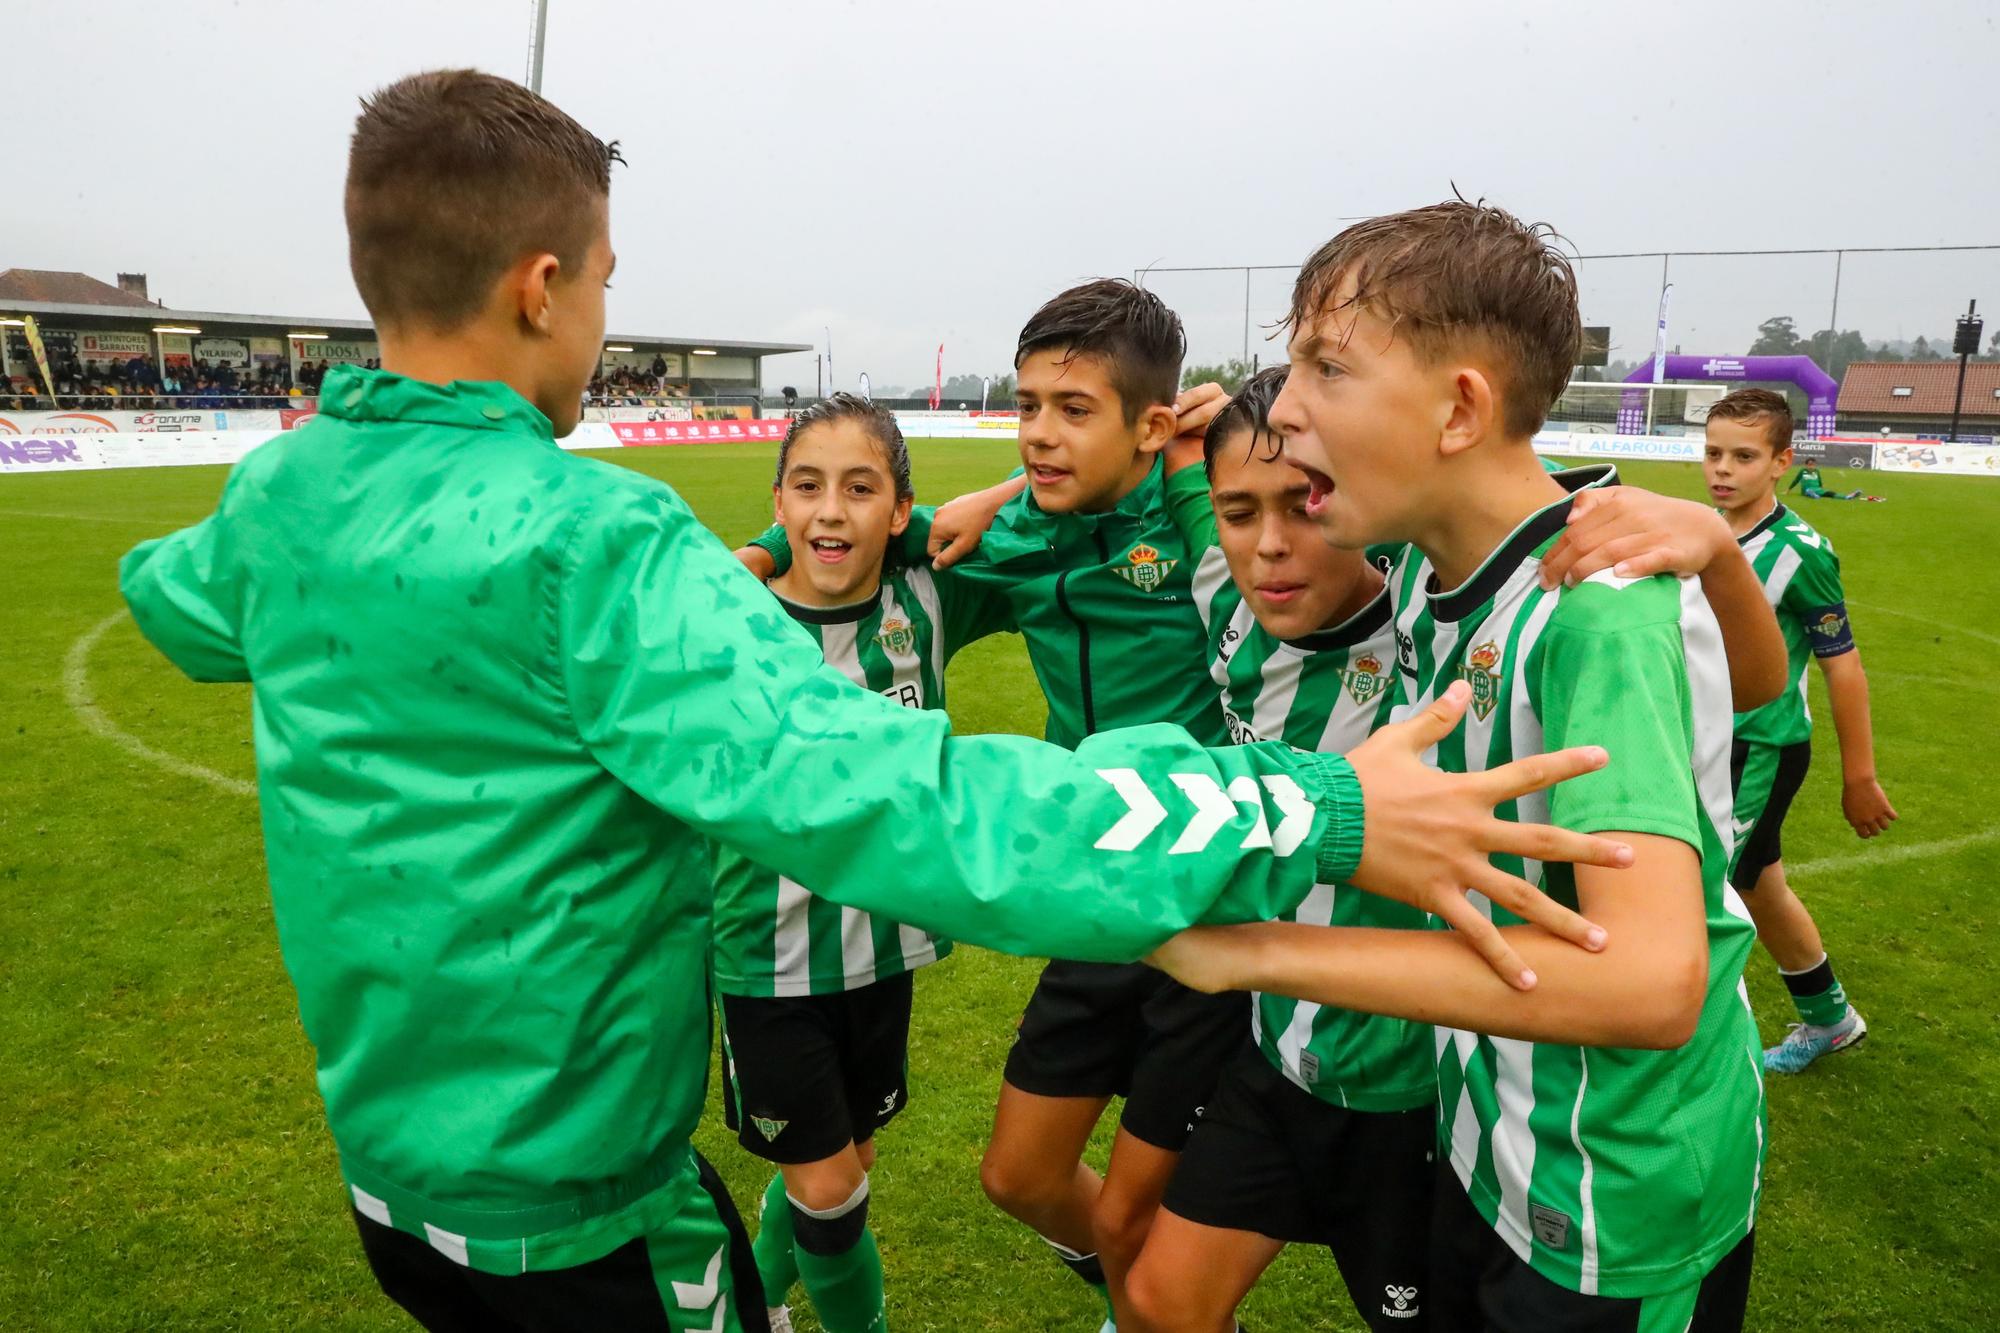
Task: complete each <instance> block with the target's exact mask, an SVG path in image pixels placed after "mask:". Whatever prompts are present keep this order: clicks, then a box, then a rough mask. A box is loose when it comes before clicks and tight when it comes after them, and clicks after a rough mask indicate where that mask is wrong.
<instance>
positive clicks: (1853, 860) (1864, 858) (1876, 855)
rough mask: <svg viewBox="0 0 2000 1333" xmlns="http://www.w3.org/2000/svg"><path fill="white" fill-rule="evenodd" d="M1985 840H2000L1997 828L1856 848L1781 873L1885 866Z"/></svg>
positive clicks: (1978, 843)
mask: <svg viewBox="0 0 2000 1333" xmlns="http://www.w3.org/2000/svg"><path fill="white" fill-rule="evenodd" d="M1989 842H2000V828H1989V829H1981V830H1980V831H1979V832H1977V833H1961V834H1960V835H1959V836H1958V837H1956V838H1939V839H1937V840H1936V841H1933V842H1912V843H1905V844H1903V845H1900V846H1891V847H1857V848H1855V849H1854V850H1853V851H1851V852H1841V853H1839V854H1838V855H1836V856H1822V857H1818V858H1816V859H1814V860H1811V861H1801V862H1799V863H1798V864H1797V865H1790V864H1787V865H1786V866H1785V874H1786V875H1787V876H1791V875H1818V874H1823V873H1824V872H1826V871H1829V870H1841V869H1844V868H1846V867H1847V866H1858V865H1871V866H1874V865H1889V864H1892V863H1894V862H1898V861H1916V860H1920V859H1922V858H1923V857H1927V856H1943V855H1945V854H1946V853H1948V852H1958V851H1963V850H1965V849H1966V848H1967V847H1978V846H1982V845H1983V844H1985V843H1989Z"/></svg>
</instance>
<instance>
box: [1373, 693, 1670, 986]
mask: <svg viewBox="0 0 2000 1333" xmlns="http://www.w3.org/2000/svg"><path fill="white" fill-rule="evenodd" d="M1471 697H1472V688H1471V686H1469V685H1467V684H1465V683H1464V682H1463V681H1459V682H1457V683H1455V684H1453V685H1452V687H1451V688H1450V689H1449V690H1447V691H1446V692H1445V693H1444V695H1443V696H1442V697H1441V698H1439V699H1438V700H1436V701H1435V702H1433V703H1432V704H1431V705H1430V707H1428V708H1426V709H1424V710H1423V711H1422V712H1420V713H1418V714H1417V715H1416V716H1414V717H1412V718H1410V719H1408V720H1407V721H1403V722H1396V723H1392V724H1390V725H1389V726H1386V727H1383V728H1381V729H1380V730H1378V731H1377V732H1376V733H1375V734H1374V735H1372V736H1370V737H1369V738H1368V739H1367V740H1365V741H1363V742H1362V743H1361V744H1360V745H1358V746H1356V747H1355V748H1354V749H1353V750H1352V751H1351V752H1350V753H1349V754H1348V756H1347V759H1348V762H1349V763H1351V764H1353V765H1354V773H1355V776H1356V777H1358V778H1359V779H1360V780H1361V792H1362V799H1363V802H1364V806H1365V815H1364V819H1365V824H1364V827H1363V833H1362V844H1361V864H1360V865H1359V866H1357V867H1356V868H1355V871H1354V884H1355V886H1356V887H1357V888H1361V889H1366V890H1367V891H1368V892H1370V893H1377V894H1380V895H1382V896H1383V897H1385V898H1394V899H1395V900H1396V901H1398V902H1403V903H1408V904H1410V905H1411V906H1412V907H1419V908H1422V909H1423V910H1424V911H1426V912H1429V913H1431V914H1432V915H1434V916H1437V917H1441V918H1443V920H1444V921H1445V922H1446V923H1447V924H1449V925H1450V926H1451V927H1452V928H1453V929H1454V930H1456V931H1458V932H1459V933H1460V934H1461V935H1463V936H1464V937H1465V939H1466V941H1467V942H1468V943H1470V944H1471V945H1472V946H1473V948H1475V949H1477V950H1478V951H1479V953H1480V955H1481V956H1482V957H1484V958H1485V959H1486V961H1487V964H1488V965H1489V966H1491V967H1492V969H1493V970H1494V971H1495V972H1496V973H1498V974H1499V975H1500V977H1501V979H1502V980H1504V981H1506V982H1507V983H1508V984H1510V985H1512V986H1516V987H1518V988H1520V989H1522V990H1527V989H1529V988H1531V987H1532V986H1533V985H1534V974H1533V973H1532V972H1531V971H1529V969H1528V968H1527V966H1526V965H1525V964H1524V963H1523V962H1522V961H1521V957H1520V955H1519V954H1517V953H1515V952H1514V950H1513V948H1512V947H1511V946H1509V945H1508V943H1507V940H1506V938H1505V937H1504V936H1503V935H1501V933H1500V932H1499V930H1498V929H1497V928H1496V927H1495V926H1494V924H1493V922H1492V921H1491V920H1490V919H1489V918H1488V917H1487V916H1486V914H1485V913H1483V912H1481V911H1480V910H1479V909H1478V908H1477V907H1476V906H1474V905H1473V904H1472V902H1471V901H1470V900H1469V899H1468V898H1467V897H1466V895H1467V894H1468V893H1471V892H1475V891H1476V892H1478V893H1482V894H1484V895H1485V896H1486V897H1487V898H1488V899H1489V900H1491V901H1492V902H1494V903H1496V904H1498V905H1499V906H1501V907H1504V908H1506V909H1507V910H1508V911H1509V912H1512V913H1513V914H1514V915H1515V916H1518V917H1520V918H1521V919H1522V920H1524V921H1527V922H1529V923H1531V924H1533V925H1537V926H1540V927H1541V928H1542V929H1544V930H1546V931H1548V932H1550V933H1551V934H1553V935H1557V936H1559V937H1561V938H1563V939H1565V940H1568V941H1569V942H1570V943H1572V944H1577V945H1581V946H1583V947H1584V948H1587V949H1593V950H1595V949H1601V948H1603V947H1604V940H1605V934H1604V931H1603V930H1602V929H1601V928H1600V927H1598V926H1596V925H1593V924H1592V923H1591V922H1589V921H1586V920H1585V919H1584V918H1582V917H1580V916H1578V915H1577V914H1576V913H1575V912H1572V911H1571V910H1570V909H1569V908H1567V907H1564V906H1563V905H1562V904H1560V903H1558V902H1556V901H1555V900H1554V899H1552V898H1550V897H1548V896H1547V895H1546V894H1544V893H1543V892H1542V891H1541V890H1540V889H1538V888H1536V887H1534V886H1533V885H1532V884H1530V883H1528V882H1527V881H1526V880H1524V879H1521V878H1520V877H1518V876H1515V875H1510V874H1508V873H1506V872H1505V871H1503V870H1500V869H1498V868H1496V867H1495V866H1494V865H1493V864H1492V863H1491V862H1490V861H1488V860H1487V857H1489V856H1490V855H1492V854H1494V853H1505V854H1509V855H1513V856H1520V857H1524V858H1527V859H1529V860H1534V861H1545V862H1546V861H1573V862H1576V863H1579V864H1583V865H1598V866H1612V867H1619V868H1622V867H1624V866H1627V865H1630V864H1631V863H1632V849H1631V848H1629V847H1627V846H1625V845H1624V844H1623V843H1617V842H1611V841H1608V840H1606V839H1604V838H1594V837H1590V836H1588V835H1587V834H1582V833H1572V832H1569V831H1568V830H1566V829H1559V828H1551V827H1549V826H1548V825H1545V824H1515V823H1511V822H1509V821H1507V820H1504V819H1499V818H1496V817H1495V816H1494V814H1493V808H1494V807H1495V806H1496V805H1499V804H1501V803H1502V802H1505V801H1510V800H1514V799H1516V798H1518V797H1521V796H1525V795H1527V794H1528V793H1529V792H1532V791H1540V790H1541V789H1542V788H1544V787H1550V786H1553V785H1555V784H1556V783H1558V782H1561V781H1563V780H1564V779H1566V778H1573V777H1577V776H1579V775H1581V774H1584V773H1589V772H1592V771H1594V770H1596V769H1600V768H1602V767H1604V765H1605V763H1606V761H1607V760H1608V759H1609V756H1608V755H1607V754H1606V753H1605V752H1604V751H1603V750H1601V749H1599V748H1597V747H1595V746H1583V747H1579V748H1576V749H1571V750H1559V751H1557V752H1556V753H1554V754H1539V755H1530V756H1528V757H1527V758H1525V759H1516V760H1515V761H1514V762H1513V763H1511V764H1505V765H1502V766H1501V767H1499V768H1494V769H1488V770H1487V771H1485V772H1483V773H1443V772H1440V771H1438V770H1437V769H1435V768H1432V767H1430V766H1429V765H1428V764H1426V763H1425V762H1424V760H1423V756H1424V752H1425V751H1427V750H1429V749H1430V748H1431V747H1432V746H1433V745H1436V744H1437V743H1438V742H1439V741H1441V740H1443V739H1444V738H1445V737H1446V736H1447V735H1449V734H1450V733H1451V730H1452V728H1453V727H1456V726H1457V725H1458V723H1459V719H1461V718H1462V717H1464V716H1465V705H1466V701H1467V700H1469V699H1470V698H1471Z"/></svg>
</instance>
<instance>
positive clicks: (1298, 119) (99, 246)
mask: <svg viewBox="0 0 2000 1333" xmlns="http://www.w3.org/2000/svg"><path fill="white" fill-rule="evenodd" d="M550 2H551V8H550V18H549V31H548V56H547V71H546V75H545V78H544V83H543V91H544V92H545V93H546V94H547V95H548V96H550V97H551V98H553V99H554V100H555V101H556V102H557V103H559V104H560V105H562V106H563V107H564V108H565V109H567V110H568V111H569V112H570V113H571V114H573V115H575V116H576V117H577V118H578V119H579V120H580V121H582V122H583V124H584V125H586V126H588V127H589V128H590V129H591V130H592V131H594V132H596V133H597V134H599V135H601V136H603V137H605V138H616V139H618V140H620V141H621V142H622V144H623V145H624V152H625V156H626V158H627V159H628V161H629V162H630V164H631V165H630V167H629V168H628V169H625V170H621V171H620V172H618V174H617V176H616V178H615V180H614V184H613V187H612V236H613V241H614V243H615V245H616V247H617V249H618V253H619V266H618V275H617V278H616V280H615V290H614V291H613V292H612V293H611V298H610V300H611V327H612V329H613V330H614V331H617V332H624V333H637V334H657V335H663V336H673V337H689V338H696V339H700V338H730V337H735V338H760V339H770V340H773V341H788V342H791V341H795V342H809V343H813V344H816V345H817V344H821V343H823V342H824V340H825V337H826V334H825V332H824V330H825V329H827V328H829V327H830V328H831V330H832V339H833V352H834V357H835V368H836V372H837V374H838V377H839V380H840V387H852V385H853V383H854V376H855V375H856V374H857V373H858V372H861V371H863V370H866V371H868V372H870V373H871V375H872V377H873V379H874V381H875V383H876V384H877V385H878V386H879V385H884V384H889V383H896V384H906V385H915V384H927V383H928V382H929V379H930V374H931V363H932V357H933V354H934V351H935V348H936V346H937V344H938V343H940V342H942V343H944V344H945V372H946V374H947V375H949V374H951V373H954V372H956V371H970V372H975V373H978V372H991V373H999V372H1001V371H1004V370H1005V369H1006V368H1007V367H1008V366H1009V363H1010V360H1011V356H1012V351H1013V343H1014V337H1015V334H1016V333H1017V331H1018V330H1019V328H1020V325H1021V323H1022V322H1023V320H1024V319H1025V318H1026V317H1027V315H1028V314H1030V313H1031V312H1032V311H1033V309H1034V308H1035V306H1037V305H1038V304H1039V303H1040V302H1041V301H1042V300H1043V299H1045V298H1046V297H1047V296H1049V295H1050V294H1052V293H1054V292H1055V291H1057V290H1059V289H1061V288H1062V287H1064V286H1067V285H1069V284H1070V283H1073V282H1076V281H1079V280H1081V279H1084V278H1088V277H1093V276H1097V275H1100V274H1118V275H1127V276H1129V275H1130V274H1131V273H1132V272H1133V270H1135V269H1138V268H1141V267H1143V266H1146V265H1149V264H1150V265H1163V266H1168V265H1201V264H1235V265H1241V264H1296V263H1297V262H1298V261H1299V260H1301V259H1302V258H1303V257H1304V256H1305V255H1306V254H1307V253H1309V252H1310V251H1311V249H1312V248H1313V247H1314V246H1315V245H1317V244H1318V243H1319V242H1321V241H1323V240H1325V239H1326V238H1327V237H1329V236H1331V235H1332V234H1333V233H1334V232H1335V231H1337V230H1339V228H1340V227H1341V226H1342V225H1343V222H1342V219H1343V218H1348V217H1352V216H1355V215H1363V214H1368V213H1374V212H1381V211H1385V210H1392V209H1397V208H1404V207H1409V206H1413V205H1417V204H1423V203H1429V202H1433V201H1435V200H1437V199H1439V198H1441V197H1443V196H1444V195H1445V194H1446V193H1447V192H1448V191H1449V189H1450V188H1451V186H1452V185H1453V183H1456V185H1457V187H1458V189H1459V190H1460V191H1462V192H1463V193H1465V194H1466V195H1468V196H1479V195H1484V196H1486V197H1487V198H1489V199H1491V200H1493V201H1496V202H1498V203H1501V204H1504V205H1505V206H1507V207H1509V208H1511V209H1513V210H1514V211H1515V212H1517V213H1520V214H1521V215H1523V216H1524V217H1528V218H1530V219H1539V220H1546V221H1549V222H1552V223H1554V224H1556V225H1557V226H1558V227H1559V228H1560V229H1561V230H1562V231H1563V232H1564V234H1565V235H1567V236H1568V237H1570V238H1571V240H1572V241H1573V242H1574V243H1575V245H1576V247H1577V249H1578V250H1580V251H1581V252H1582V253H1585V254H1596V253H1608V252H1616V251H1632V250H1658V249H1674V248H1678V249H1690V250H1692V249H1724V248H1732V249H1733V248H1776V247H1794V246H1797V247H1815V246H1826V247H1833V246H1889V245H1936V244H1981V243H2000V171H1996V170H1995V169H1994V160H1993V151H1994V148H1993V146H1994V144H1995V143H1996V142H2000V133H1996V131H2000V99H1996V98H1995V97H1994V96H1993V82H1994V77H1995V71H1996V69H2000V33H1996V29H1995V27H1994V18H1993V15H1994V13H1995V12H1996V7H1995V6H1994V5H1992V4H1990V3H1986V2H1985V0H1955V2H1953V3H1909V4H1891V3H1883V2H1882V0H1863V2H1860V3H1847V2H1844V0H1843V2H1839V3H1817V4H1778V3H1764V4H1751V3H1744V0H1731V3H1710V2H1708V0H1680V2H1678V3H1672V4H1663V3H1651V4H1628V5H1618V4H1604V3H1601V2H1596V3H1585V4H1552V3H1550V4H1528V3H1512V4H1493V3H1490V0H1489V2H1487V3H1477V4H1474V3H1459V2H1458V0H1426V2H1425V3H1422V4H1393V3H1387V2H1386V0H1383V2H1380V3H1376V4H1371V5H1354V4H1337V3H1331V2H1330V0H1258V3H1256V4H1254V5H1251V4H1233V3H1219V2H1215V0H1211V3H1207V4H1201V5H1195V4H1182V3H1178V2H1169V0H1154V2H1153V3H1109V2H1108V0H1059V2H1057V3H1044V2H1043V0H1017V2H1016V3H1010V4H972V3H963V2H962V0H961V2H960V3H939V2H938V0H930V2H929V3H923V4H918V3H904V2H902V0H850V3H846V4H838V3H825V2H823V0H814V2H811V3H807V2H803V0H802V2H801V3H794V4H776V3H762V2H760V0H707V2H706V3H676V4H656V3H646V2H645V0H625V3H606V2H603V0H550ZM6 9H7V13H8V22H7V24H6V29H7V46H8V58H7V65H8V67H9V68H10V69H12V70H14V71H15V72H16V74H17V76H22V75H23V74H24V72H25V76H24V77H17V78H16V80H15V81H14V82H13V84H12V85H11V87H12V91H13V92H14V93H15V94H16V96H15V97H14V98H12V99H10V100H9V103H8V105H9V107H10V108H11V114H10V117H9V120H10V124H11V126H12V129H13V133H11V134H10V135H9V136H8V151H7V154H6V162H7V166H6V176H7V179H8V181H9V182H10V185H9V187H8V193H9V195H10V199H9V202H8V204H7V205H6V207H5V210H4V214H0V216H4V225H0V268H5V267H13V266H20V267H27V268H51V269H81V270H83V271H85V272H88V273H91V274H94V275H96V276H99V277H103V278H105V279H110V278H111V277H112V276H113V275H114V274H115V273H116V272H117V271H119V270H121V269H124V270H133V271H143V272H146V273H148V274H149V275H150V276H151V280H152V291H153V294H154V295H155V296H159V297H163V298H164V299H165V300H166V301H167V302H168V304H170V305H180V306H182V307H184V308H196V309H209V310H228V311H250V312H257V313H271V314H280V315H320V316H341V315H359V314H361V313H362V312H361V308H360V303H359V300H358V298H357V297H356V296H355V293H354V289H353V286H352V284H351V282H350V280H349V278H348V273H347V266H346V254H345V244H344V238H343V235H342V229H341V222H340V187H341V178H342V173H343V170H344V167H345V154H346V142H347V136H348V134H349V132H350V129H351V126H352V121H353V116H354V113H355V109H356V107H355V99H356V98H357V96H359V95H360V94H362V93H364V92H366V91H367V90H369V89H371V88H374V87H376V86H378V85H380V84H382V83H385V82H387V81H389V80H392V79H394V78H396V77H398V76H400V75H403V74H407V73H410V72H412V71H415V70H419V69H426V68H434V67H439V66H449V65H474V66H478V67H480V68H483V69H487V70H491V71H494V72H496V73H500V74H505V75H509V76H512V77H516V78H525V76H526V66H527V52H528V44H529V42H528V39H529V29H530V14H531V6H530V4H529V3H527V0H338V3H331V4H329V3H325V0H320V2H319V3H293V2H292V0H260V2H259V3H249V2H248V0H244V2H243V3H222V2H221V0H176V3H173V4H158V3H141V2H139V0H10V3H9V4H8V5H7V6H6ZM1246 16H1247V17H1246ZM1582 272H1583V278H1584V306H1585V309H1584V313H1585V316H1586V318H1587V319H1589V320H1590V321H1592V322H1596V323H1607V324H1610V325H1611V326H1612V338H1613V343H1614V346H1615V347H1616V348H1617V352H1618V354H1623V355H1626V356H1637V355H1643V354H1644V353H1645V352H1646V351H1648V350H1649V349H1650V345H1651V340H1652V333H1651V329H1652V323H1653V314H1654V307H1655V303H1656V301H1657V296H1658V289H1659V283H1660V271H1659V261H1658V260H1625V261H1604V262H1593V263H1587V264H1585V265H1583V268H1582ZM1670 276H1671V277H1672V279H1673V280H1674V282H1675V293H1674V300H1673V317H1672V325H1673V331H1672V335H1671V337H1672V340H1673V341H1674V342H1676V343H1679V344H1681V345H1683V346H1684V347H1685V349H1686V350H1687V351H1691V352H1703V353H1730V352H1740V351H1742V350H1743V349H1744V348H1745V347H1746V346H1747V344H1748V341H1749V339H1750V337H1751V336H1752V333H1753V330H1754V328H1755V325H1756V323H1757V321H1758V320H1760V319H1762V318H1765V317H1766V316H1769V315H1774V314H1791V315H1793V316H1795V317H1796V318H1797V319H1798V322H1799V325H1800V327H1801V329H1802V330H1811V329H1815V328H1819V327H1823V326H1824V325H1825V324H1826V321H1827V318H1828V315H1829V309H1830V306H1831V297H1832V291H1833V281H1832V280H1833V260H1832V258H1831V257H1830V256H1811V257H1794V258H1782V259H1731V260H1684V261H1676V262H1675V264H1674V267H1673V272H1672V273H1671V275H1670ZM1289 280H1290V279H1289V274H1286V273H1264V274H1258V275H1256V276H1255V277H1254V279H1253V280H1252V282H1251V284H1250V287H1251V291H1250V295H1251V306H1252V309H1251V319H1252V322H1253V324H1258V325H1261V324H1263V323H1265V322H1267V321H1269V320H1270V319H1271V318H1273V317H1274V315H1276V314H1277V313H1279V312H1280V311H1281V310H1282V308H1283V303H1284V295H1285V291H1286V287H1287V284H1288V283H1289ZM1149 285H1151V286H1152V287H1153V288H1154V289H1155V290H1157V291H1159V292H1160V293H1161V294H1162V295H1163V296H1165V297H1166V298H1167V299H1168V300H1169V301H1170V302H1171V303H1173V304H1174V305H1175V306H1176V308H1178V309H1179V310H1180V311H1181V313H1182V315H1183V317H1184V318H1185V320H1186V321H1187V324H1188V332H1189V337H1190V342H1191V344H1192V348H1191V350H1192V354H1193V356H1194V358H1195V359H1198V360H1201V359H1215V358H1218V357H1221V356H1225V355H1233V354H1237V353H1238V352H1240V350H1241V349H1242V346H1243V325H1244V311H1243V302H1244V280H1243V277H1242V275H1241V274H1240V273H1238V274H1222V275H1180V274H1158V275H1155V276H1153V277H1152V278H1150V279H1149ZM1972 296H1979V297H1983V298H1986V299H1987V300H1989V301H1991V302H1993V303H1995V304H1996V305H2000V252H1989V253H1985V254H1958V255H1934V256H1850V257H1849V258H1848V259H1847V261H1846V263H1845V270H1844V272H1843V274H1842V286H1841V294H1840V320H1839V322H1840V325H1841V327H1843V328H1850V327H1858V328H1860V329H1861V330H1862V331H1863V332H1864V333H1866V334H1867V335H1868V336H1870V337H1871V338H1887V337H1897V336H1903V337H1914V336H1915V335H1916V334H1918V333H1927V334H1929V335H1930V336H1932V337H1933V338H1935V337H1938V336H1940V335H1946V336H1948V334H1949V330H1950V327H1951V319H1952V316H1953V315H1954V314H1955V313H1956V312H1958V311H1960V310H1962V309H1963V308H1964V303H1965V300H1966V298H1967V297H1972ZM1995 318H1996V319H2000V310H1996V312H1995ZM1991 326H1992V325H1991V323H1989V327H1991ZM1262 336H1263V331H1262V330H1261V329H1253V330H1252V335H1251V339H1252V350H1253V352H1256V353H1260V354H1262V355H1263V356H1264V357H1265V358H1266V359H1267V360H1268V359H1269V357H1270V354H1271V352H1272V350H1273V347H1272V345H1270V344H1266V343H1264V342H1263V341H1262ZM813 373H814V368H813V358H812V357H811V356H810V355H807V356H805V357H802V358H800V357H793V358H785V359H783V360H780V361H777V362H774V363H772V365H771V367H770V369H769V371H768V373H767V382H768V383H770V384H772V385H773V386H775V385H777V384H780V383H796V384H798V385H800V386H801V387H807V386H810V385H811V384H812V382H813Z"/></svg>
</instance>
